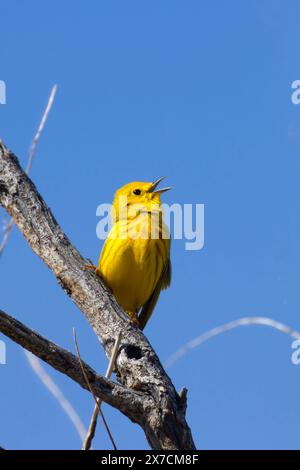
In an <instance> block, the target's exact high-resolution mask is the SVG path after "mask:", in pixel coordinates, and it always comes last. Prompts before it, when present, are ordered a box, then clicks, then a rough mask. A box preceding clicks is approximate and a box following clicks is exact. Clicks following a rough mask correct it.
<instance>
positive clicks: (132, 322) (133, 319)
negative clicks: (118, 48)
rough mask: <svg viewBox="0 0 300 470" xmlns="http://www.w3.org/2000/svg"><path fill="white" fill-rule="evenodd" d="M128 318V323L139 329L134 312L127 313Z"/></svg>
mask: <svg viewBox="0 0 300 470" xmlns="http://www.w3.org/2000/svg"><path fill="white" fill-rule="evenodd" d="M127 314H128V316H129V317H130V323H131V324H132V325H133V326H136V327H139V320H138V317H137V315H136V312H127Z"/></svg>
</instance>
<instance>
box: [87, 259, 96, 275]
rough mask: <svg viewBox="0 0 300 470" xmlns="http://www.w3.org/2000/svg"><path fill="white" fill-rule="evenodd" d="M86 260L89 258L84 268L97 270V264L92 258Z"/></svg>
mask: <svg viewBox="0 0 300 470" xmlns="http://www.w3.org/2000/svg"><path fill="white" fill-rule="evenodd" d="M86 260H87V263H85V265H84V269H86V270H87V271H94V272H96V270H97V266H95V265H94V263H93V261H92V260H91V259H90V258H87V259H86Z"/></svg>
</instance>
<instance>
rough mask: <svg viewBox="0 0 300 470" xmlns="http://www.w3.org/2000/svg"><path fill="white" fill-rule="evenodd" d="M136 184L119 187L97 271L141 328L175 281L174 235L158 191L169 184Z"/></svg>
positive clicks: (158, 181) (157, 182) (161, 190)
mask: <svg viewBox="0 0 300 470" xmlns="http://www.w3.org/2000/svg"><path fill="white" fill-rule="evenodd" d="M162 179H163V178H160V179H159V180H157V181H155V182H154V183H143V182H133V183H129V184H126V185H125V186H123V187H122V188H120V189H119V190H118V191H117V192H116V194H115V199H114V203H113V208H112V214H111V217H112V228H111V230H110V232H109V235H108V237H107V239H106V241H105V244H104V246H103V249H102V252H101V254H100V258H99V264H98V268H97V273H98V274H99V275H100V276H101V277H102V279H103V280H104V282H105V284H106V285H107V286H108V287H109V288H110V289H111V291H112V293H113V294H114V296H115V298H116V300H117V302H118V303H119V304H120V305H121V306H122V307H123V309H124V310H125V311H126V312H127V313H128V315H129V316H130V317H131V319H132V321H133V322H135V323H137V324H138V325H139V327H140V328H141V329H143V328H144V327H145V325H146V323H147V321H148V320H149V318H150V316H151V314H152V311H153V309H154V307H155V304H156V302H157V299H158V297H159V294H160V291H161V290H162V289H165V288H167V287H168V286H169V285H170V282H171V261H170V234H169V230H168V228H167V226H166V225H165V224H164V222H163V221H162V208H161V201H160V195H161V194H162V193H163V192H165V191H167V190H169V189H170V188H163V189H156V188H157V186H158V184H159V183H160V181H161V180H162Z"/></svg>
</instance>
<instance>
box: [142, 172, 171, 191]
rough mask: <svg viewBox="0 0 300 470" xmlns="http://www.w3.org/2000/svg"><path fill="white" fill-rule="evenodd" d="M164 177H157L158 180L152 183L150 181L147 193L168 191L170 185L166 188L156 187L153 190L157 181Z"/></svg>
mask: <svg viewBox="0 0 300 470" xmlns="http://www.w3.org/2000/svg"><path fill="white" fill-rule="evenodd" d="M164 179H165V176H163V177H162V178H158V180H156V181H154V183H152V185H151V186H150V188H149V189H148V193H159V194H161V193H164V192H165V191H169V189H171V186H168V187H166V188H161V189H157V190H156V191H155V189H156V188H157V186H158V185H159V183H160V182H161V181H162V180H164Z"/></svg>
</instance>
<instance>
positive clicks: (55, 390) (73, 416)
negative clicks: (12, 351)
mask: <svg viewBox="0 0 300 470" xmlns="http://www.w3.org/2000/svg"><path fill="white" fill-rule="evenodd" d="M24 353H25V356H26V358H27V360H28V362H29V364H30V366H31V368H32V370H33V372H34V373H35V374H36V375H37V376H38V378H39V379H40V381H41V382H42V383H43V385H44V386H45V387H46V388H47V389H48V390H49V392H50V393H51V394H52V395H53V396H54V398H55V399H56V400H57V401H58V403H59V405H60V406H61V407H62V409H63V410H64V411H65V413H66V414H67V416H68V417H69V419H70V420H71V422H72V423H73V425H74V428H75V429H76V431H77V433H78V435H79V437H80V439H84V436H85V435H86V432H87V431H86V429H85V426H84V424H83V422H82V421H81V419H80V417H79V415H78V414H77V412H76V410H75V409H74V408H73V406H72V405H71V403H70V402H69V401H68V400H67V398H66V397H65V396H64V394H63V392H62V391H61V390H60V388H59V387H58V386H57V385H56V383H55V382H54V380H53V379H52V377H50V375H49V374H48V373H47V372H46V370H45V369H44V368H43V366H42V363H41V362H40V360H39V359H38V358H37V357H36V356H34V355H33V354H32V353H30V352H29V351H26V350H24Z"/></svg>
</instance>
